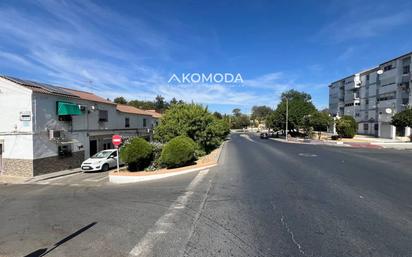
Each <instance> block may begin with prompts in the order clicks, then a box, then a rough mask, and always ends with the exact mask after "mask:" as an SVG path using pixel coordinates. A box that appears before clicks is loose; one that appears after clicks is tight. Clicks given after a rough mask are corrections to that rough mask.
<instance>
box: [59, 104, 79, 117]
mask: <svg viewBox="0 0 412 257" xmlns="http://www.w3.org/2000/svg"><path fill="white" fill-rule="evenodd" d="M80 114H82V112H81V111H80V107H79V105H77V104H75V103H69V102H57V115H80Z"/></svg>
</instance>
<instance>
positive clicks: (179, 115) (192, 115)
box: [154, 104, 230, 152]
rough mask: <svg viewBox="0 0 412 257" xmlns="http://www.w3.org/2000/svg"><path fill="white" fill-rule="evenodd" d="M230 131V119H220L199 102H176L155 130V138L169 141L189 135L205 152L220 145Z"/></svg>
mask: <svg viewBox="0 0 412 257" xmlns="http://www.w3.org/2000/svg"><path fill="white" fill-rule="evenodd" d="M229 133H230V130H229V124H228V121H225V120H219V119H217V118H216V117H215V116H213V115H212V114H211V113H210V112H209V111H208V109H207V107H203V106H202V105H198V104H174V105H172V106H171V107H170V108H169V109H168V110H167V111H166V112H165V114H164V115H163V116H162V118H161V122H160V124H159V126H157V127H156V128H155V130H154V139H155V140H157V141H159V142H162V143H167V142H168V141H170V140H171V139H173V138H175V137H177V136H188V137H190V138H191V139H192V140H194V141H195V142H196V143H197V144H198V145H199V147H201V148H202V150H204V151H205V152H210V151H211V150H213V149H214V148H216V147H218V146H219V144H220V141H222V140H223V139H224V138H225V137H226V136H227V135H228V134H229ZM222 138H223V139H222Z"/></svg>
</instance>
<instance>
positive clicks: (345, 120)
mask: <svg viewBox="0 0 412 257" xmlns="http://www.w3.org/2000/svg"><path fill="white" fill-rule="evenodd" d="M357 126H358V125H357V123H356V121H355V119H354V118H353V117H351V116H343V117H342V118H340V119H339V120H337V121H336V132H337V133H338V135H339V136H341V137H343V138H353V137H354V136H355V135H356V130H357Z"/></svg>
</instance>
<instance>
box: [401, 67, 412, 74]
mask: <svg viewBox="0 0 412 257" xmlns="http://www.w3.org/2000/svg"><path fill="white" fill-rule="evenodd" d="M409 70H410V66H409V65H406V66H403V71H402V74H408V73H409Z"/></svg>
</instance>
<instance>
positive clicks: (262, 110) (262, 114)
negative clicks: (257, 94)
mask: <svg viewBox="0 0 412 257" xmlns="http://www.w3.org/2000/svg"><path fill="white" fill-rule="evenodd" d="M271 112H272V109H271V108H270V107H268V106H265V105H262V106H253V107H252V115H251V116H250V119H251V120H256V121H258V122H259V123H261V122H262V121H265V120H266V118H267V116H268V115H269V114H270V113H271Z"/></svg>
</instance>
